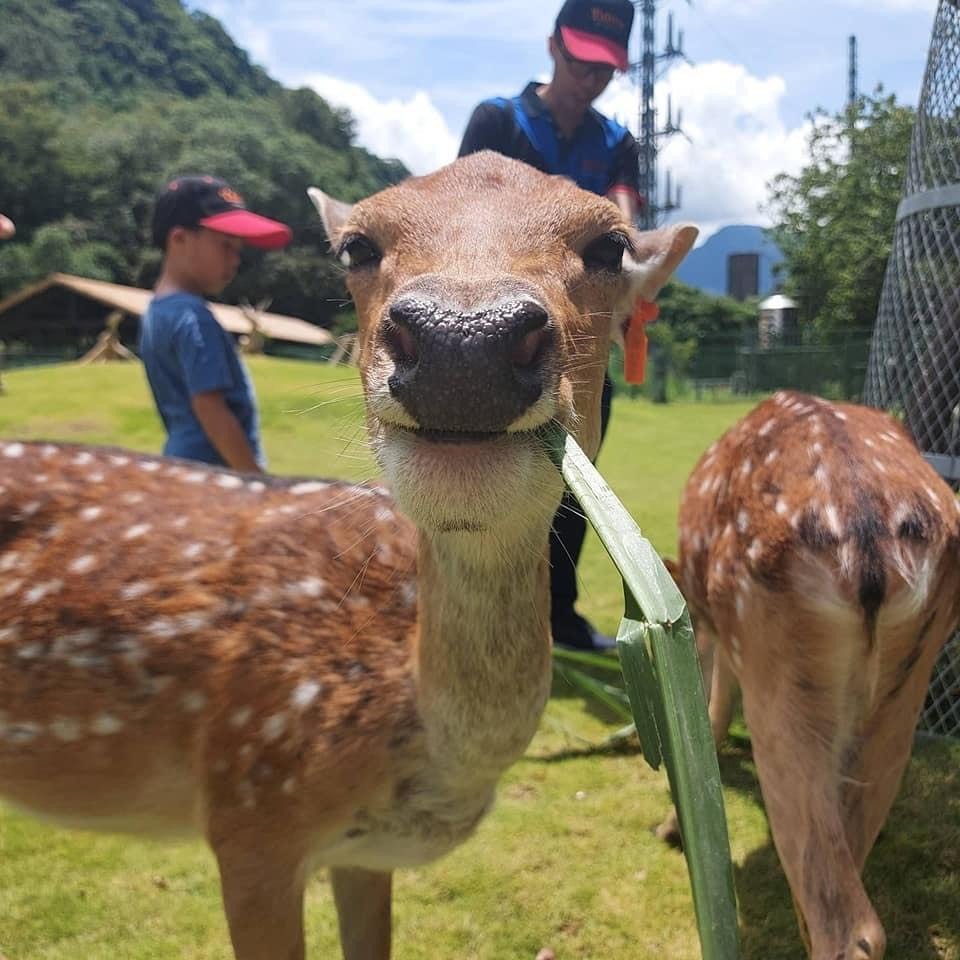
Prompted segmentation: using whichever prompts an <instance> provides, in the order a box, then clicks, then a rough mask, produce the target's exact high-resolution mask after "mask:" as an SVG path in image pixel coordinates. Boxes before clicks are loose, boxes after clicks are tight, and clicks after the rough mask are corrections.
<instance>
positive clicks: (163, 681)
mask: <svg viewBox="0 0 960 960" xmlns="http://www.w3.org/2000/svg"><path fill="white" fill-rule="evenodd" d="M172 683H173V677H171V676H169V675H168V674H165V673H160V674H157V676H155V677H151V678H150V687H151V689H152V691H153V692H154V693H163V691H164V690H166V689H167V688H168V687H169V686H170V685H171V684H172Z"/></svg>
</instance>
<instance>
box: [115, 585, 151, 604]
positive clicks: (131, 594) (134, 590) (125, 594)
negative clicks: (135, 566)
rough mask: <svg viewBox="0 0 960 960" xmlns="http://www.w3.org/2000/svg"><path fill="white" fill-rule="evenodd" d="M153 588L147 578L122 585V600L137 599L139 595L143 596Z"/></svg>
mask: <svg viewBox="0 0 960 960" xmlns="http://www.w3.org/2000/svg"><path fill="white" fill-rule="evenodd" d="M152 589H153V588H152V587H151V585H150V584H149V583H147V582H146V580H135V581H134V582H133V583H128V584H126V586H124V587H122V588H121V590H120V599H121V600H136V599H137V598H138V597H142V596H144V595H145V594H147V593H149V592H150V591H151V590H152Z"/></svg>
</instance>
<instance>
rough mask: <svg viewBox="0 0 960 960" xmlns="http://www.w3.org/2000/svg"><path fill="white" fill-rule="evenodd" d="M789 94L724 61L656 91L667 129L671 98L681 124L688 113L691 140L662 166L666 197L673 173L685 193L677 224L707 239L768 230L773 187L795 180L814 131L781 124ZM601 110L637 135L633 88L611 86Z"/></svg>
mask: <svg viewBox="0 0 960 960" xmlns="http://www.w3.org/2000/svg"><path fill="white" fill-rule="evenodd" d="M785 93H786V86H785V84H784V81H783V80H782V78H780V77H777V76H770V77H755V76H753V75H751V74H750V73H749V72H748V71H747V69H746V68H745V67H743V66H742V65H740V64H733V63H727V62H725V61H720V60H718V61H713V62H711V63H702V64H697V65H691V64H680V65H679V66H676V67H674V68H673V69H672V70H671V71H670V72H669V73H668V74H667V75H666V77H665V78H664V79H663V80H662V81H660V82H659V83H658V84H657V108H658V120H659V123H660V125H661V126H662V125H663V122H664V121H665V119H666V103H667V97H668V96H670V98H671V100H672V104H673V110H674V120H675V121H676V114H677V109H678V108H682V110H683V130H684V132H685V133H686V134H687V136H688V137H689V138H690V140H686V139H684V138H683V137H682V136H679V135H677V136H674V137H672V138H671V139H670V140H669V141H665V142H663V146H662V149H661V151H660V154H659V158H658V166H659V174H660V176H659V184H660V190H661V192H662V191H663V188H664V178H665V173H666V171H667V170H668V169H669V170H670V171H671V173H672V177H673V182H674V183H675V184H676V183H680V184H682V186H683V207H682V209H681V210H679V211H678V212H677V213H676V214H674V218H675V219H676V218H682V219H684V220H691V221H693V222H694V223H697V224H698V225H699V226H700V228H701V231H702V235H703V236H709V234H710V233H712V232H714V231H715V230H717V229H718V228H719V227H721V226H723V225H724V224H726V223H755V224H763V225H767V224H768V223H769V218H768V217H766V216H765V215H764V214H763V213H762V212H761V210H760V206H761V204H762V203H764V202H765V200H766V198H767V190H766V184H767V183H768V182H769V181H770V180H771V179H772V178H773V177H774V176H776V175H777V174H778V173H796V172H797V171H798V170H799V169H800V167H801V166H802V164H803V160H804V156H805V144H806V135H807V130H808V127H807V124H803V125H801V126H798V127H795V128H788V127H787V126H786V124H785V123H784V122H783V120H782V119H781V116H780V107H781V102H782V100H783V97H784V95H785ZM598 107H599V109H600V110H602V111H604V112H605V113H608V114H609V115H611V116H615V117H617V119H619V120H620V121H621V122H622V123H626V124H627V125H628V126H629V127H630V128H631V129H632V130H633V131H634V132H636V130H637V123H638V119H637V109H638V98H637V91H636V88H635V87H634V86H633V85H632V84H631V83H630V82H629V81H628V80H626V79H620V80H619V81H617V82H616V83H615V84H614V85H611V87H610V88H609V89H608V90H607V92H606V93H605V94H604V95H603V97H602V98H601V99H600V101H599V102H598ZM691 141H692V142H691Z"/></svg>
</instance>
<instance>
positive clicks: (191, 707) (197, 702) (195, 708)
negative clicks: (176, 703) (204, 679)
mask: <svg viewBox="0 0 960 960" xmlns="http://www.w3.org/2000/svg"><path fill="white" fill-rule="evenodd" d="M180 705H181V706H182V707H183V709H184V710H186V711H187V713H199V712H200V711H201V710H202V709H203V708H204V707H205V706H206V705H207V698H206V696H205V695H204V694H203V693H201V692H200V691H199V690H188V691H187V692H186V693H185V694H184V695H183V696H182V697H181V698H180Z"/></svg>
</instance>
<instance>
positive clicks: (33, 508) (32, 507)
mask: <svg viewBox="0 0 960 960" xmlns="http://www.w3.org/2000/svg"><path fill="white" fill-rule="evenodd" d="M40 507H41V503H40V501H39V500H31V501H30V502H29V503H27V504H24V505H23V506H22V507H21V508H20V513H21V515H22V516H24V517H32V516H33V515H34V514H35V513H36V512H37V511H38V510H39V509H40Z"/></svg>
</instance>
